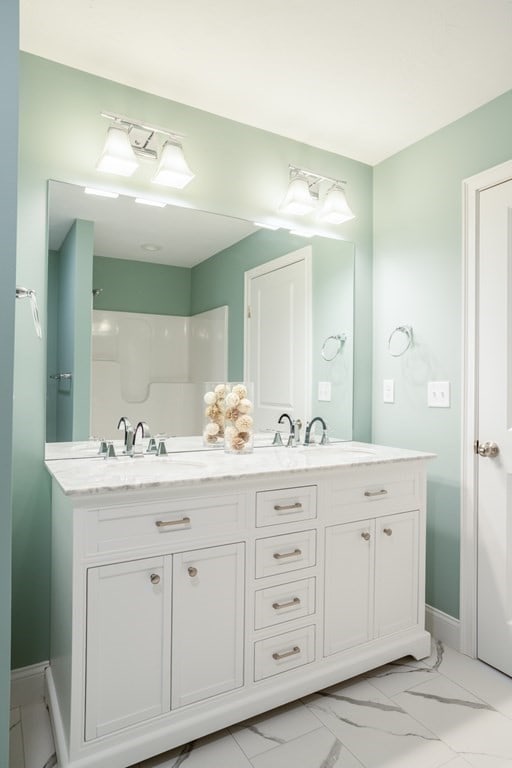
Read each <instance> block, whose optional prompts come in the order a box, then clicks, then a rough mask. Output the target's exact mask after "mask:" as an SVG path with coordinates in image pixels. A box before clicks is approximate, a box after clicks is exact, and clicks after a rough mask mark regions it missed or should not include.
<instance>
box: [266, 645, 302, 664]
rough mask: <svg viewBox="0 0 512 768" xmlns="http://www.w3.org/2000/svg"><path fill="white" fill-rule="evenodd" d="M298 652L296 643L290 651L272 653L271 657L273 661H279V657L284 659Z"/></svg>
mask: <svg viewBox="0 0 512 768" xmlns="http://www.w3.org/2000/svg"><path fill="white" fill-rule="evenodd" d="M298 653H300V648H299V646H298V645H294V646H293V648H292V649H291V651H284V653H277V652H276V653H273V654H272V658H273V659H274V660H275V661H281V659H286V658H288V656H296V655H297V654H298Z"/></svg>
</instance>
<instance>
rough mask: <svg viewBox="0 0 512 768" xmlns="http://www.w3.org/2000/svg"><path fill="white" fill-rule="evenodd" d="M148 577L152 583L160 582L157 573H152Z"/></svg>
mask: <svg viewBox="0 0 512 768" xmlns="http://www.w3.org/2000/svg"><path fill="white" fill-rule="evenodd" d="M150 579H151V583H152V584H160V576H159V575H158V573H152V574H151V576H150Z"/></svg>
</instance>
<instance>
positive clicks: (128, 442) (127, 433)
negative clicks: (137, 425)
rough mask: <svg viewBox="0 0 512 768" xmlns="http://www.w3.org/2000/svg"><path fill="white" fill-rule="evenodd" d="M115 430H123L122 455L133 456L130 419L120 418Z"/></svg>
mask: <svg viewBox="0 0 512 768" xmlns="http://www.w3.org/2000/svg"><path fill="white" fill-rule="evenodd" d="M121 425H122V426H121ZM117 428H118V429H122V428H124V453H125V454H126V455H127V456H133V442H134V441H133V427H132V424H131V421H130V419H129V418H128V417H127V416H121V418H120V419H119V424H118V425H117Z"/></svg>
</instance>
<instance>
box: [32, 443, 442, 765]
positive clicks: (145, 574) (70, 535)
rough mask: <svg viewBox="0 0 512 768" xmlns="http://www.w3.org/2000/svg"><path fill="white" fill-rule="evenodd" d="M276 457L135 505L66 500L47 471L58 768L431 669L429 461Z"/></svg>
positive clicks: (118, 760) (162, 487)
mask: <svg viewBox="0 0 512 768" xmlns="http://www.w3.org/2000/svg"><path fill="white" fill-rule="evenodd" d="M272 450H274V449H272ZM280 450H281V452H279V449H275V451H276V452H275V454H274V453H273V452H272V462H271V463H272V468H269V469H268V471H261V468H260V470H259V471H258V472H256V473H255V475H254V476H252V474H251V472H249V471H246V472H245V473H244V474H241V475H240V476H237V477H234V475H233V468H232V467H231V466H230V467H229V471H227V472H226V477H225V478H224V477H221V478H215V479H212V477H210V476H209V477H208V478H207V479H206V478H205V479H203V480H201V479H200V480H198V481H196V482H194V481H187V482H185V481H183V480H180V482H177V483H176V484H175V485H174V484H173V483H170V482H169V483H165V482H162V483H160V484H155V483H153V484H152V485H148V483H147V482H144V483H142V482H141V483H140V487H136V488H134V489H133V490H128V489H127V488H126V486H125V485H124V486H123V487H120V488H119V490H115V486H114V487H113V486H112V483H110V484H109V487H108V488H105V489H103V488H100V489H94V490H91V491H80V492H77V491H75V492H69V491H68V492H67V493H66V482H65V478H66V477H68V476H69V475H64V474H61V475H59V472H58V468H57V467H51V466H49V469H50V471H52V474H53V476H54V481H53V492H52V493H53V499H52V515H53V523H52V611H51V635H52V637H51V664H50V668H49V670H48V673H47V683H48V694H49V703H50V711H51V715H52V721H53V725H54V732H55V736H56V742H57V750H58V757H59V765H60V766H61V768H104V766H106V765H108V766H109V768H127V766H130V765H132V764H134V763H137V762H140V761H142V760H144V759H146V758H148V757H150V756H152V755H154V754H158V753H160V752H164V751H166V750H168V749H171V748H172V747H175V746H178V745H181V744H184V743H186V742H188V741H190V740H192V739H195V738H199V737H200V736H202V735H205V734H207V733H209V732H212V731H216V730H219V729H221V728H223V727H226V726H228V725H231V724H233V723H235V722H237V721H240V720H243V719H245V718H248V717H251V716H254V715H256V714H259V713H261V712H262V711H265V710H267V709H271V708H273V707H276V706H279V705H282V704H284V703H286V702H287V701H291V700H293V699H296V698H298V697H300V696H305V695H308V694H310V693H313V692H315V691H317V690H321V689H322V688H325V687H326V686H329V685H333V684H335V683H337V682H340V681H342V680H344V679H346V678H348V677H351V676H353V675H356V674H360V673H363V672H365V671H367V670H369V669H371V668H373V667H376V666H379V665H381V664H385V663H387V662H390V661H393V660H395V659H397V658H400V657H402V656H405V655H408V654H411V655H413V656H415V657H416V658H422V657H424V656H426V655H428V653H429V652H430V638H429V635H428V633H427V632H425V629H424V594H423V592H424V559H425V554H424V553H425V486H426V482H425V464H426V462H425V458H426V457H427V456H425V455H423V454H408V455H407V460H403V461H400V462H398V461H396V460H395V461H385V460H380V461H378V462H376V463H375V464H372V463H371V462H364V463H362V464H361V465H360V466H356V467H354V466H352V464H349V463H347V462H346V461H345V462H344V463H342V462H340V465H338V464H337V463H336V462H334V465H332V463H331V465H327V466H323V465H322V466H320V467H309V466H308V465H307V462H308V461H313V460H318V461H320V460H321V459H322V456H325V457H327V460H328V457H329V455H330V454H329V451H328V450H327V451H326V452H325V453H322V449H319V448H318V449H316V451H317V452H316V453H311V454H309V453H303V454H301V453H300V452H299V451H297V452H296V453H294V452H293V450H292V449H290V450H289V449H286V448H282V449H280ZM313 450H315V449H313ZM264 455H265V454H262V456H264ZM301 456H302V458H301ZM310 457H311V459H310ZM316 457H319V459H317V458H316ZM222 458H224V457H217V458H216V459H214V458H212V459H211V461H212V466H213V462H214V461H217V462H218V463H219V465H220V463H221V460H222ZM250 458H252V457H250ZM226 460H227V461H233V462H235V463H236V461H240V457H235V459H226ZM244 461H245V462H246V463H245V464H242V461H240V463H239V465H238V466H240V465H242V466H250V461H248V460H247V459H245V460H244ZM278 461H281V462H283V463H284V464H291V463H292V462H294V461H295V462H296V463H297V464H298V465H299V469H300V471H293V467H292V469H290V468H288V469H283V470H278V471H276V464H277V462H278ZM327 463H328V461H327ZM49 464H51V462H50V463H49ZM69 465H70V462H68V463H67V465H63V468H62V472H63V473H64V472H68V473H69ZM92 466H93V468H94V466H96V467H97V466H100V465H98V464H96V465H92ZM105 466H106V465H105ZM124 466H126V465H124ZM128 466H130V465H128ZM133 466H134V467H136V463H134V464H133ZM155 466H157V465H155ZM161 466H163V465H161ZM75 468H76V472H80V462H76V463H75ZM105 471H109V470H108V467H106V469H105ZM114 471H115V464H114V465H113V466H112V472H113V473H114ZM134 471H135V470H134ZM118 474H120V473H119V470H118ZM123 481H125V478H124V476H123ZM73 482H76V478H74V480H73Z"/></svg>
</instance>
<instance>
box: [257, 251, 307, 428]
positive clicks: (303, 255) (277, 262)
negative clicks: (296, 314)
mask: <svg viewBox="0 0 512 768" xmlns="http://www.w3.org/2000/svg"><path fill="white" fill-rule="evenodd" d="M312 258H313V249H312V247H311V246H310V245H306V246H304V247H302V248H298V249H297V250H295V251H290V253H286V254H285V255H284V256H278V257H277V258H276V259H271V260H270V261H265V262H264V263H263V264H259V265H258V266H257V267H254V268H253V269H248V270H246V271H245V272H244V379H245V380H247V377H248V371H247V368H248V360H249V322H248V321H249V317H248V307H249V288H250V284H251V280H253V279H254V278H255V277H260V276H261V275H264V274H265V273H267V272H274V271H275V270H276V269H282V267H288V266H290V264H295V263H296V262H298V261H302V262H304V281H305V285H304V288H305V294H306V298H305V302H304V319H305V326H306V338H305V340H304V341H305V359H306V371H307V376H306V392H305V395H306V413H305V414H304V423H306V422H307V421H309V420H310V419H311V411H312V407H311V406H312V403H311V393H312V386H313V384H312V379H313V367H312V357H313V353H312V349H311V345H312V343H313V341H312V339H313V328H312V321H313V280H312Z"/></svg>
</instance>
